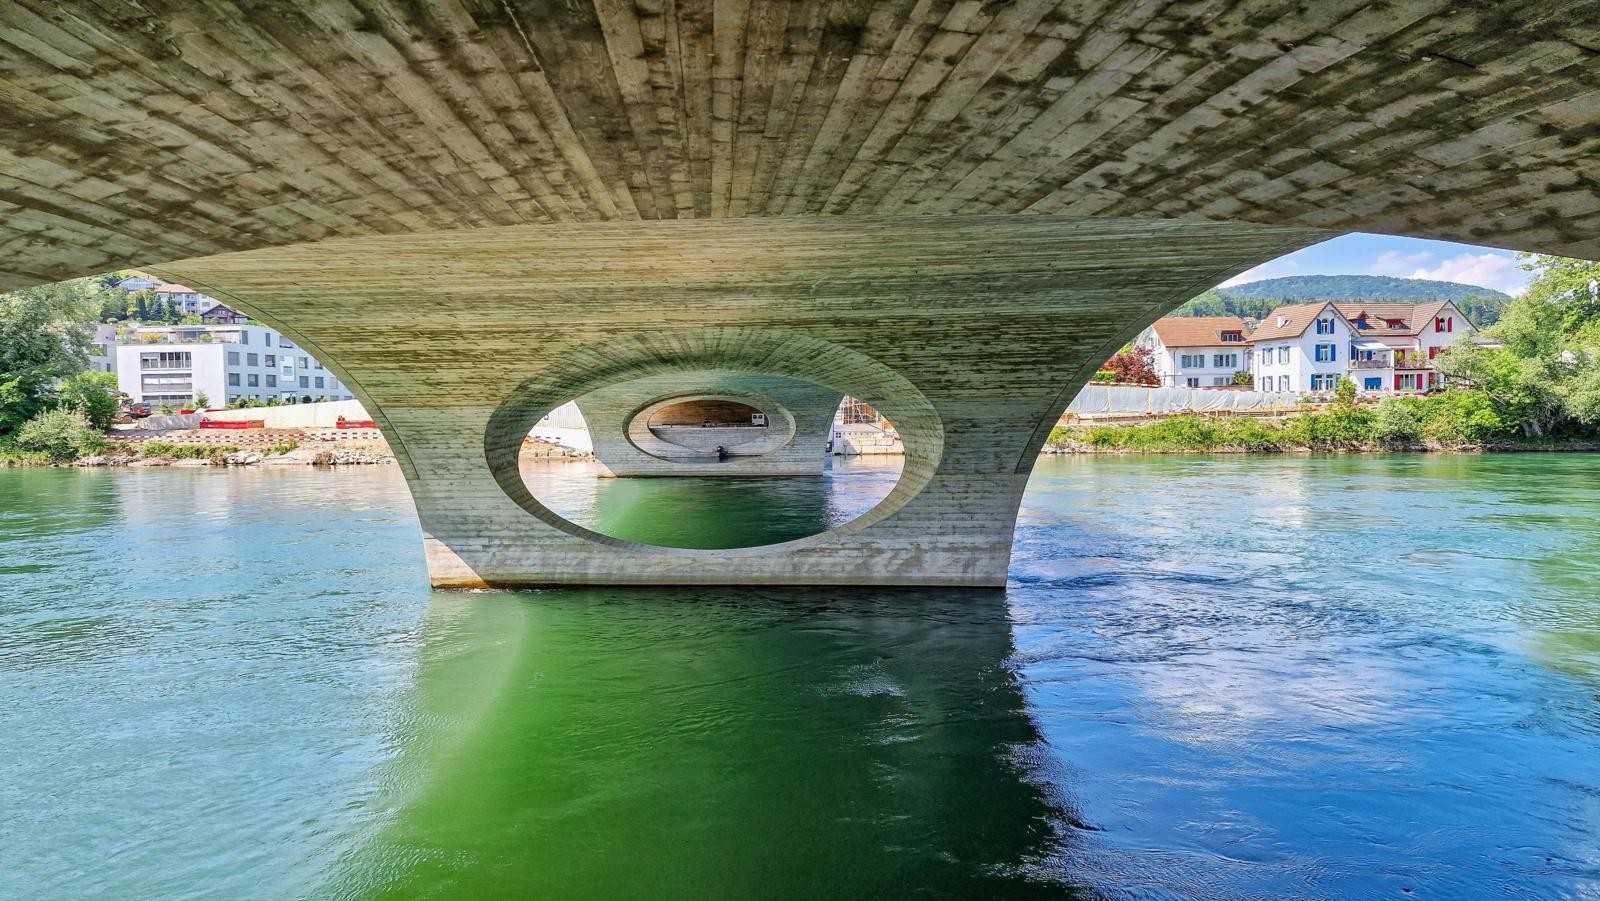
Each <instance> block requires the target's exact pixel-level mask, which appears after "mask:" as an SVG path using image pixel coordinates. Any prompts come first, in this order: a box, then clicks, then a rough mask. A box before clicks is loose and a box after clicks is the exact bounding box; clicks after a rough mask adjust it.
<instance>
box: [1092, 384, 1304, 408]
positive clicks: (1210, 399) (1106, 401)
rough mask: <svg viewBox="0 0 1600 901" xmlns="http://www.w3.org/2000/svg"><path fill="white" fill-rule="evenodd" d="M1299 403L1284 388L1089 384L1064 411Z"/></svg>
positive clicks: (1264, 406)
mask: <svg viewBox="0 0 1600 901" xmlns="http://www.w3.org/2000/svg"><path fill="white" fill-rule="evenodd" d="M1299 404H1300V396H1299V395H1298V394H1294V393H1292V392H1287V391H1236V390H1233V389H1228V388H1139V387H1134V386H1125V385H1088V386H1086V387H1084V389H1083V390H1082V391H1080V392H1078V396H1077V397H1075V398H1073V400H1072V405H1071V406H1069V407H1067V412H1068V413H1073V414H1076V415H1079V416H1093V415H1104V414H1139V413H1203V412H1208V411H1211V410H1286V409H1292V408H1294V407H1297V406H1299Z"/></svg>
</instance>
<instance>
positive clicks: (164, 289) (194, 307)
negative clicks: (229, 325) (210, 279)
mask: <svg viewBox="0 0 1600 901" xmlns="http://www.w3.org/2000/svg"><path fill="white" fill-rule="evenodd" d="M154 290H155V293H156V296H157V297H160V298H164V299H165V300H166V302H167V306H168V307H170V308H172V309H175V310H177V311H178V312H179V313H181V314H183V315H184V316H199V315H200V314H201V313H204V312H205V311H206V310H209V309H211V308H212V307H214V306H216V305H217V301H216V299H215V298H213V297H211V296H210V295H208V294H201V293H200V292H199V291H196V290H195V289H193V288H190V287H187V286H185V285H157V286H156V287H155V289H154Z"/></svg>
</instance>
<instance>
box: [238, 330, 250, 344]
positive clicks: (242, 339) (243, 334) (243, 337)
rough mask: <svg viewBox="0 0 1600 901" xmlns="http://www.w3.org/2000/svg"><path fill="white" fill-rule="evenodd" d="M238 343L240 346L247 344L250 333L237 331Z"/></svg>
mask: <svg viewBox="0 0 1600 901" xmlns="http://www.w3.org/2000/svg"><path fill="white" fill-rule="evenodd" d="M239 343H240V344H249V343H250V333H249V332H247V331H245V330H244V329H239Z"/></svg>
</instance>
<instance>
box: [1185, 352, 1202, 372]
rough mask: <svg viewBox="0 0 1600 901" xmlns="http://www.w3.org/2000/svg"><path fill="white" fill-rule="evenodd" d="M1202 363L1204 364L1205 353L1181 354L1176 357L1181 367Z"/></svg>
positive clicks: (1200, 364) (1188, 367)
mask: <svg viewBox="0 0 1600 901" xmlns="http://www.w3.org/2000/svg"><path fill="white" fill-rule="evenodd" d="M1204 365H1206V355H1205V354H1182V355H1180V356H1179V357H1178V366H1180V367H1181V368H1183V369H1190V368H1192V367H1195V366H1204Z"/></svg>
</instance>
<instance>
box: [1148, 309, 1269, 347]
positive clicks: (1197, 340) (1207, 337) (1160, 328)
mask: <svg viewBox="0 0 1600 901" xmlns="http://www.w3.org/2000/svg"><path fill="white" fill-rule="evenodd" d="M1153 328H1154V329H1155V330H1156V337H1158V338H1160V339H1161V343H1162V344H1164V345H1166V346H1167V347H1221V346H1222V345H1224V344H1239V343H1240V342H1239V341H1224V340H1222V333H1223V332H1238V333H1239V336H1240V337H1241V338H1249V336H1250V330H1249V329H1248V328H1245V325H1244V320H1243V319H1240V318H1239V317H1238V316H1168V317H1165V318H1162V319H1157V320H1156V321H1155V325H1154V326H1153Z"/></svg>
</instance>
